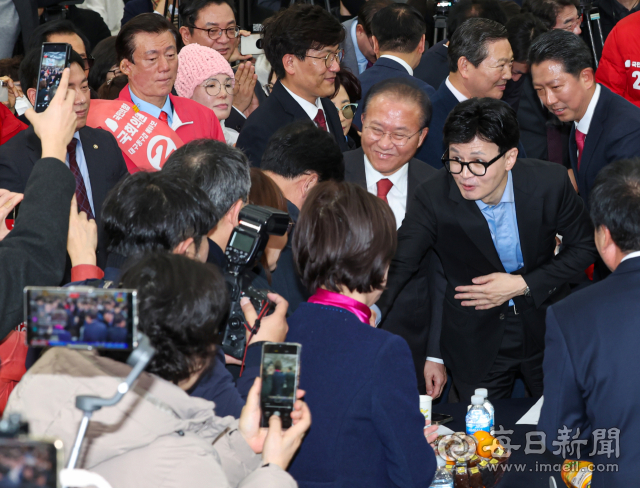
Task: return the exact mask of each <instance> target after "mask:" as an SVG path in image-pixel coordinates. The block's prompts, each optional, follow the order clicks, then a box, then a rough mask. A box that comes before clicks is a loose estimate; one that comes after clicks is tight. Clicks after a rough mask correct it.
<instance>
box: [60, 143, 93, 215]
mask: <svg viewBox="0 0 640 488" xmlns="http://www.w3.org/2000/svg"><path fill="white" fill-rule="evenodd" d="M73 138H74V139H77V140H78V144H77V145H76V163H78V168H79V169H80V174H81V175H82V179H83V180H84V186H85V188H86V189H87V198H88V199H89V205H91V211H92V212H93V215H95V214H96V209H95V207H94V206H93V192H92V191H91V180H90V179H89V168H87V159H86V158H85V157H84V151H83V150H82V141H81V140H80V134H79V133H78V131H76V133H75V134H73ZM65 164H66V165H67V168H68V167H69V154H67V158H66V159H65Z"/></svg>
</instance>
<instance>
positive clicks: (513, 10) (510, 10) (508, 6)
mask: <svg viewBox="0 0 640 488" xmlns="http://www.w3.org/2000/svg"><path fill="white" fill-rule="evenodd" d="M500 6H501V7H502V11H503V12H504V14H505V15H506V16H507V22H509V21H510V20H511V19H512V18H514V17H515V16H516V15H520V10H521V7H520V5H518V4H517V3H516V2H514V1H513V0H502V1H501V2H500ZM505 25H506V24H505Z"/></svg>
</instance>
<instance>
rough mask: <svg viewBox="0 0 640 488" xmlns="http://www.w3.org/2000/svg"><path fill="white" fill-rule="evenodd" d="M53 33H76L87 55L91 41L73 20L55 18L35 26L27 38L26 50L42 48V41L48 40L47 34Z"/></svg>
mask: <svg viewBox="0 0 640 488" xmlns="http://www.w3.org/2000/svg"><path fill="white" fill-rule="evenodd" d="M55 34H76V35H77V36H78V37H79V38H80V39H81V40H82V43H83V44H84V50H85V52H86V53H87V56H89V53H90V52H91V43H90V42H89V39H87V37H86V36H85V35H84V34H83V33H82V32H81V31H80V29H78V28H77V27H76V26H75V25H74V24H73V22H71V21H70V20H56V21H54V22H45V23H44V24H42V25H40V26H38V27H36V29H35V30H34V31H33V33H32V34H31V37H30V38H29V44H28V47H27V51H29V50H31V49H38V51H40V49H41V48H42V43H43V42H49V41H48V40H47V39H49V36H52V35H55Z"/></svg>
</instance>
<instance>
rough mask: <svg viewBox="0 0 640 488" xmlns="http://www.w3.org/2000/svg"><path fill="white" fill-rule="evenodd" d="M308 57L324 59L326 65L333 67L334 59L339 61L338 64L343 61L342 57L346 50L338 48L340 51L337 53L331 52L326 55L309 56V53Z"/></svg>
mask: <svg viewBox="0 0 640 488" xmlns="http://www.w3.org/2000/svg"><path fill="white" fill-rule="evenodd" d="M307 57H308V58H313V59H324V65H325V66H326V67H327V68H331V65H332V64H333V62H334V61H336V60H337V61H338V64H340V63H341V62H342V58H343V57H344V51H343V50H342V49H338V52H336V53H329V54H327V55H326V56H309V55H308V54H307Z"/></svg>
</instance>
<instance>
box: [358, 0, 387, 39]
mask: <svg viewBox="0 0 640 488" xmlns="http://www.w3.org/2000/svg"><path fill="white" fill-rule="evenodd" d="M392 4H393V1H392V0H367V1H366V2H364V3H363V4H362V7H360V11H359V12H358V24H359V25H361V26H362V28H363V29H364V33H365V34H366V35H367V37H371V36H372V35H373V33H372V30H371V23H372V22H373V17H374V16H375V15H376V14H377V13H378V12H379V11H380V10H381V9H383V8H385V7H388V6H389V5H392Z"/></svg>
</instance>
